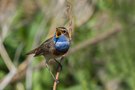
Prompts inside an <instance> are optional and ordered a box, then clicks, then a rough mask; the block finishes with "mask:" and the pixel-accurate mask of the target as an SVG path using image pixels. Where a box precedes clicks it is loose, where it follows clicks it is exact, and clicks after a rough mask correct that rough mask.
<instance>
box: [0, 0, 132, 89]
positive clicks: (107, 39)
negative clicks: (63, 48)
mask: <svg viewBox="0 0 135 90" xmlns="http://www.w3.org/2000/svg"><path fill="white" fill-rule="evenodd" d="M71 3H72V15H73V20H74V31H73V34H72V45H71V49H70V51H69V54H68V56H67V57H66V58H65V59H64V61H63V62H62V65H63V69H62V71H61V73H60V76H59V79H60V83H59V84H58V86H57V88H58V90H135V66H134V64H135V55H134V54H135V50H134V48H135V38H134V35H135V28H134V24H135V18H134V16H135V1H134V0H82V1H81V0H72V1H71ZM65 9H66V4H65V2H64V0H19V1H18V0H0V89H1V88H4V90H51V88H52V87H53V78H52V77H51V75H50V73H49V72H48V71H47V70H46V68H45V67H44V65H43V62H44V58H43V57H42V56H41V57H36V58H33V57H31V56H26V55H25V53H26V52H28V51H30V50H31V49H33V48H35V47H36V46H38V45H40V44H41V43H42V42H43V41H45V40H46V39H47V38H48V37H50V36H52V35H53V34H54V30H55V28H56V27H59V26H65V25H66V23H67V18H66V13H65ZM27 65H28V66H27ZM50 66H51V67H52V70H53V73H55V72H56V65H55V63H54V62H53V61H52V62H50ZM7 78H8V79H7ZM5 80H7V81H5ZM3 81H5V82H3Z"/></svg>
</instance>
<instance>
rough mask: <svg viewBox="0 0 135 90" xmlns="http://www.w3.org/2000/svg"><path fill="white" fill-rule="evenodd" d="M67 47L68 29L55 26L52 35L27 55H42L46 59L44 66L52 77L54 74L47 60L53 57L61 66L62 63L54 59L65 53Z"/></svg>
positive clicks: (68, 43) (68, 45)
mask: <svg viewBox="0 0 135 90" xmlns="http://www.w3.org/2000/svg"><path fill="white" fill-rule="evenodd" d="M69 47H70V39H69V33H68V30H67V29H66V28H65V27H58V28H56V32H55V33H54V36H52V37H51V38H49V39H47V40H46V41H45V42H43V43H42V44H41V45H40V46H39V47H37V48H36V49H34V50H32V51H30V52H28V53H27V55H29V54H34V57H36V56H40V55H43V56H44V57H45V59H46V62H45V63H46V67H47V69H48V70H49V71H50V73H51V75H52V77H53V78H54V75H53V74H52V72H51V70H50V68H49V66H48V61H49V60H50V59H54V60H55V61H56V62H57V63H58V64H59V65H60V67H61V68H62V65H61V64H60V63H59V61H57V60H56V58H59V57H62V56H63V55H64V54H65V53H67V51H68V50H69ZM54 79H55V78H54Z"/></svg>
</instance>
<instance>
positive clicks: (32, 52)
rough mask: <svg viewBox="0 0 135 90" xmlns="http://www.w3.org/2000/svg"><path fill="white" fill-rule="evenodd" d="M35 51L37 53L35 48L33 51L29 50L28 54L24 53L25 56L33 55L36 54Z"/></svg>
mask: <svg viewBox="0 0 135 90" xmlns="http://www.w3.org/2000/svg"><path fill="white" fill-rule="evenodd" d="M36 51H37V48H36V49H34V50H31V51H30V52H28V53H26V55H30V54H35V53H36Z"/></svg>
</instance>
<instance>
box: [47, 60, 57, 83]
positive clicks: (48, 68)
mask: <svg viewBox="0 0 135 90" xmlns="http://www.w3.org/2000/svg"><path fill="white" fill-rule="evenodd" d="M45 65H46V68H47V70H48V71H49V73H50V74H51V76H52V78H53V79H54V81H56V82H57V80H56V79H55V77H54V75H53V73H52V71H51V69H50V67H49V66H48V63H47V62H45Z"/></svg>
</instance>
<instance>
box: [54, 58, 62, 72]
mask: <svg viewBox="0 0 135 90" xmlns="http://www.w3.org/2000/svg"><path fill="white" fill-rule="evenodd" d="M54 60H55V62H57V64H58V67H57V68H58V69H57V70H59V71H61V70H62V65H61V63H60V62H59V61H57V60H56V59H54ZM59 67H60V68H59Z"/></svg>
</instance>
